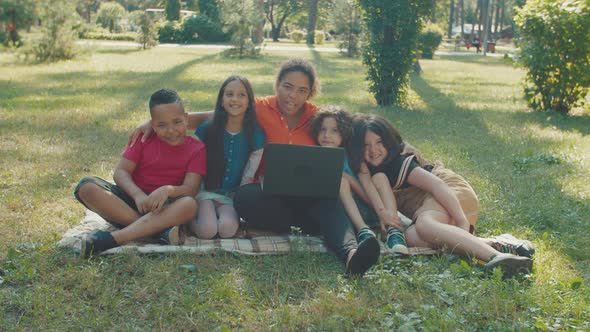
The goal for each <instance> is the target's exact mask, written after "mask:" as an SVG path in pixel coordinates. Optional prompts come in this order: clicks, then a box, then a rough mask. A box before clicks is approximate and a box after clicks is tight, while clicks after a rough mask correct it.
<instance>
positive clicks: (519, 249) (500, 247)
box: [489, 234, 535, 258]
mask: <svg viewBox="0 0 590 332" xmlns="http://www.w3.org/2000/svg"><path fill="white" fill-rule="evenodd" d="M489 240H490V241H491V244H490V245H491V246H492V248H494V249H496V250H497V251H499V252H503V253H507V254H513V255H518V256H525V257H528V258H532V257H533V255H534V254H535V246H534V245H533V243H532V242H531V241H527V240H521V239H519V238H516V237H514V236H513V235H512V234H502V235H498V236H493V237H491V238H489Z"/></svg>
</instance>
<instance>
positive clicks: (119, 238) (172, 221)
mask: <svg viewBox="0 0 590 332" xmlns="http://www.w3.org/2000/svg"><path fill="white" fill-rule="evenodd" d="M196 214H197V202H196V201H195V200H194V199H193V198H192V197H181V198H179V199H177V200H176V201H174V202H172V203H171V204H170V205H168V206H166V207H165V208H164V209H163V210H162V211H161V212H160V213H158V214H155V213H152V212H150V213H148V214H146V215H144V216H142V217H141V218H139V219H138V220H137V221H135V222H134V223H132V224H131V225H129V226H127V227H125V228H123V229H121V230H117V231H114V232H113V233H112V236H113V238H114V239H115V241H116V242H117V244H119V245H121V244H123V243H126V242H129V241H133V240H135V239H139V238H142V237H146V236H150V235H153V234H157V233H159V232H161V231H163V230H165V229H167V228H170V227H172V226H176V225H182V224H184V223H186V222H187V221H188V220H190V219H192V218H194V217H195V215H196Z"/></svg>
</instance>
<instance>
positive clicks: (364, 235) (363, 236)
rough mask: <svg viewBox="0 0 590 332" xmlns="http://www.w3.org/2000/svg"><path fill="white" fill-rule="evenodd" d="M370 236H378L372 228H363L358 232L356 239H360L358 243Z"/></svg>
mask: <svg viewBox="0 0 590 332" xmlns="http://www.w3.org/2000/svg"><path fill="white" fill-rule="evenodd" d="M369 237H374V238H377V236H376V235H375V232H373V231H372V230H371V229H370V228H367V227H365V228H361V230H360V231H359V232H358V233H356V240H357V241H358V243H361V242H363V241H365V240H366V239H368V238H369Z"/></svg>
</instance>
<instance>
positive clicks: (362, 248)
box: [346, 228, 381, 277]
mask: <svg viewBox="0 0 590 332" xmlns="http://www.w3.org/2000/svg"><path fill="white" fill-rule="evenodd" d="M364 229H366V228H364ZM367 230H369V229H367ZM361 231H362V230H361ZM369 231H371V230H369ZM371 232H372V231H371ZM359 233H360V232H359ZM358 243H359V245H358V247H357V248H356V252H355V253H354V254H353V255H352V257H351V258H350V260H349V261H348V264H346V275H349V276H357V277H360V276H362V275H363V274H365V272H367V270H368V269H369V268H370V267H371V266H373V265H375V263H377V261H378V260H379V255H380V254H381V248H380V247H379V241H377V238H376V237H375V233H373V236H364V237H363V240H362V241H361V240H359V242H358Z"/></svg>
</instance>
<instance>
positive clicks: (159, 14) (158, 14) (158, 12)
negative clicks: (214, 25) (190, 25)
mask: <svg viewBox="0 0 590 332" xmlns="http://www.w3.org/2000/svg"><path fill="white" fill-rule="evenodd" d="M145 11H146V12H147V13H148V14H149V15H152V16H154V17H158V18H164V17H165V16H166V14H165V11H164V9H160V8H148V9H146V10H145ZM196 14H197V12H195V11H192V10H181V11H180V18H181V19H184V18H185V17H187V16H191V15H196Z"/></svg>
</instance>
